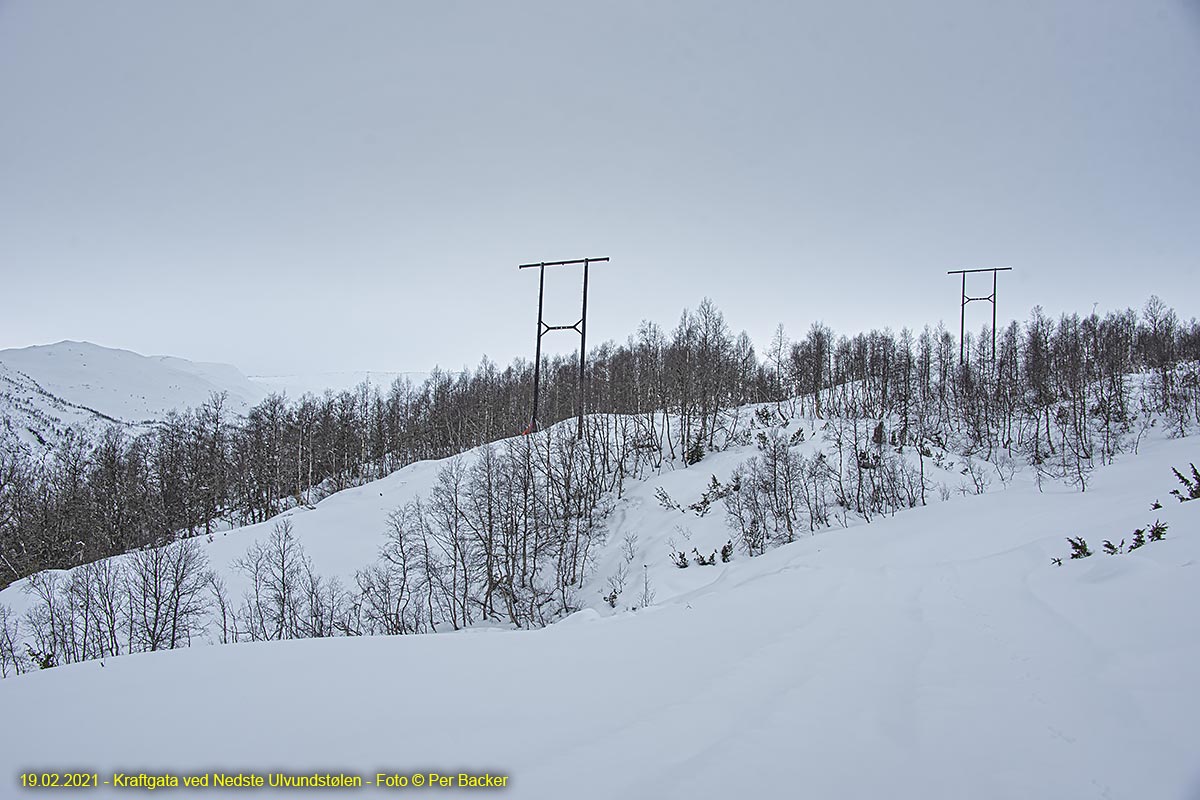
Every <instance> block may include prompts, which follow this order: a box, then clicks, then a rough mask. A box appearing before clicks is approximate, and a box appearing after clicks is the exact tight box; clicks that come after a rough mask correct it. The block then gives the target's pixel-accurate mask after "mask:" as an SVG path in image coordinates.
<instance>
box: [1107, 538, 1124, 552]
mask: <svg viewBox="0 0 1200 800" xmlns="http://www.w3.org/2000/svg"><path fill="white" fill-rule="evenodd" d="M1104 552H1106V553H1108V554H1109V555H1110V556H1115V555H1117V554H1118V553H1124V552H1125V540H1124V539H1122V540H1121V543H1120V544H1113V543H1112V542H1111V541H1109V540H1108V539H1105V540H1104Z"/></svg>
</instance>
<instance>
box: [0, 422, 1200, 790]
mask: <svg viewBox="0 0 1200 800" xmlns="http://www.w3.org/2000/svg"><path fill="white" fill-rule="evenodd" d="M790 424H791V426H792V427H793V428H796V427H800V426H804V427H811V426H813V422H812V421H804V420H794V421H793V422H792V423H790ZM818 438H819V436H810V437H809V439H808V442H810V443H811V442H814V441H815V440H816V439H818ZM1196 444H1197V440H1196V439H1195V438H1187V439H1174V440H1172V439H1163V438H1159V439H1150V440H1147V441H1145V442H1143V443H1142V446H1141V449H1140V454H1139V455H1137V456H1133V455H1127V456H1123V457H1121V458H1119V459H1118V461H1117V463H1116V464H1115V465H1113V466H1110V467H1106V468H1103V469H1101V470H1098V471H1097V472H1096V473H1095V474H1094V476H1093V478H1092V480H1091V481H1090V483H1089V485H1088V490H1087V492H1086V493H1080V492H1078V491H1074V490H1071V489H1069V488H1067V487H1064V486H1055V485H1050V484H1046V485H1043V487H1042V489H1041V490H1039V488H1038V487H1037V486H1036V485H1035V484H1034V482H1033V480H1032V476H1031V475H1029V474H1026V473H1017V475H1016V476H1014V478H1013V479H1011V480H1010V481H1009V483H1008V486H1007V488H1004V489H1000V487H999V486H995V487H993V491H990V492H988V493H986V494H983V495H978V496H976V495H974V494H971V493H969V492H958V491H945V492H933V491H931V493H930V498H929V502H930V504H929V505H928V506H927V507H924V508H917V509H913V510H910V511H904V512H901V513H899V514H897V515H896V516H894V517H885V518H880V519H877V520H875V521H874V522H872V523H871V524H869V525H868V524H862V523H861V522H860V523H858V524H852V526H851V527H850V528H848V529H841V528H838V527H835V528H832V529H828V530H824V531H820V532H818V533H816V534H811V535H810V534H807V533H805V534H804V535H803V536H802V537H801V538H800V540H799V541H797V542H795V543H793V544H790V545H785V546H782V547H780V548H778V549H775V550H771V551H768V552H767V553H766V554H765V555H762V556H759V557H756V558H753V559H750V558H747V557H746V556H744V555H742V554H741V553H739V554H737V555H736V556H735V557H734V559H733V560H732V561H731V562H729V563H720V562H718V563H717V564H715V565H713V566H703V567H701V566H696V565H692V566H690V567H689V568H687V569H680V568H678V567H676V566H675V565H674V564H672V563H671V561H670V558H669V556H670V553H671V552H672V551H673V550H677V549H680V548H682V549H688V550H690V548H691V547H697V548H698V549H699V550H700V551H702V552H707V551H708V550H709V549H711V548H713V547H718V546H719V545H720V543H722V542H724V541H725V539H726V537H728V536H729V530H728V529H727V528H726V526H725V520H724V517H725V515H724V513H723V510H721V509H720V508H715V509H714V510H713V511H712V512H711V513H708V514H706V515H699V514H696V513H692V512H690V511H687V510H681V507H682V508H683V509H686V507H687V506H688V505H689V504H691V503H693V502H694V501H696V500H697V499H699V498H700V496H701V495H702V493H703V492H704V490H705V488H706V487H707V485H708V482H709V480H710V476H713V475H715V476H716V477H717V478H718V479H720V480H721V481H727V480H728V478H729V475H730V472H731V471H732V469H733V468H734V466H735V465H736V464H738V463H739V462H740V461H741V460H743V459H745V458H747V457H748V456H750V455H752V454H754V453H755V448H754V447H753V446H746V447H738V448H732V449H730V450H728V451H725V452H720V453H713V454H710V455H709V456H707V457H706V458H705V459H704V460H703V461H702V462H701V463H700V464H699V465H697V466H695V467H692V468H686V469H684V468H682V466H681V468H679V469H673V470H672V469H669V468H668V469H666V470H664V471H663V472H661V473H659V474H655V475H652V476H650V477H649V478H647V479H646V480H642V481H631V482H630V483H629V484H628V486H627V490H626V491H625V493H624V494H623V496H622V497H621V498H620V499H619V500H617V501H616V504H615V506H614V508H613V511H612V513H611V515H610V517H609V518H608V535H607V541H606V544H605V545H604V546H603V548H602V549H601V550H600V552H599V553H598V555H597V558H596V561H595V568H594V570H593V575H592V578H591V579H590V581H589V582H588V583H587V584H586V585H585V587H584V588H583V589H582V590H581V591H580V599H581V601H582V603H583V605H584V609H583V610H582V611H580V612H578V613H576V614H574V615H573V616H570V617H568V618H567V619H565V620H563V621H562V622H559V623H557V624H555V625H552V626H550V627H549V628H547V629H543V630H536V631H502V630H495V629H474V630H467V631H464V632H460V633H456V634H447V635H425V636H409V637H394V638H372V637H365V638H355V639H323V640H309V641H290V642H271V643H256V644H243V645H235V646H228V647H205V646H198V647H193V648H191V649H188V650H182V651H173V652H168V653H148V654H141V655H134V656H125V657H120V658H115V659H108V660H106V661H105V662H103V663H100V662H94V661H93V662H84V663H79V664H73V665H67V666H64V667H59V668H56V669H52V670H49V671H44V672H39V673H34V674H27V675H24V676H21V677H19V678H15V679H10V680H5V681H0V708H3V709H4V713H5V716H6V718H8V719H15V720H20V721H21V723H20V726H21V727H20V731H21V735H20V736H16V735H12V730H11V729H10V730H9V732H8V733H6V739H7V741H6V746H5V747H3V748H0V770H4V771H6V773H7V774H10V775H12V774H14V773H17V772H19V771H22V770H25V769H28V768H31V767H32V766H34V765H36V766H37V768H38V769H39V770H46V769H48V768H57V766H56V765H60V764H61V766H62V768H67V767H68V766H69V767H70V768H72V769H78V768H82V767H86V769H87V770H88V771H91V772H98V774H99V778H100V780H101V781H105V780H111V779H112V775H113V773H115V772H117V771H124V772H126V773H135V774H136V773H140V772H145V773H147V774H152V775H153V774H160V775H161V774H172V775H181V774H192V773H193V772H200V771H203V770H209V771H211V770H214V769H219V770H223V771H226V772H231V773H232V772H243V773H259V774H264V775H265V774H266V773H268V772H275V771H283V772H288V773H292V774H301V775H312V774H313V773H314V772H317V773H321V774H324V773H326V772H332V773H346V774H351V775H357V776H360V777H361V778H362V779H363V781H364V789H363V790H361V791H360V792H359V793H363V794H366V795H367V796H377V795H378V796H384V795H388V796H390V795H391V794H392V793H394V791H395V789H384V788H381V787H377V786H374V785H371V783H366V782H368V781H369V782H374V781H375V780H376V776H377V774H379V773H385V774H388V775H391V774H398V775H404V776H412V775H413V774H415V773H420V774H422V776H423V778H422V779H423V780H426V781H427V780H428V774H429V773H430V772H438V773H442V774H448V775H450V776H452V781H455V782H456V781H457V780H458V774H459V773H463V772H466V773H470V774H481V773H490V774H492V775H504V776H508V780H507V784H508V786H509V790H510V792H511V794H512V796H515V797H521V798H543V797H545V798H552V797H562V796H571V797H578V798H593V797H594V798H613V797H618V798H641V797H679V798H734V797H783V796H792V795H797V796H814V797H841V798H876V797H905V798H908V797H912V798H917V797H919V798H955V799H956V800H957V798H962V797H972V798H1013V797H1021V798H1047V800H1049V799H1050V798H1054V799H1055V800H1058V798H1064V797H1105V798H1129V799H1130V800H1133V799H1134V798H1138V799H1139V800H1140V798H1146V797H1161V798H1181V800H1182V798H1194V797H1196V796H1197V792H1198V791H1200V746H1198V745H1197V744H1196V738H1195V736H1194V735H1193V732H1194V725H1195V720H1196V719H1197V718H1200V692H1197V691H1196V690H1195V665H1196V664H1197V663H1200V618H1197V616H1196V615H1195V614H1194V613H1191V612H1190V609H1195V608H1196V607H1198V606H1200V581H1198V580H1197V579H1196V577H1197V576H1196V574H1195V572H1196V570H1197V569H1200V567H1198V566H1197V565H1200V503H1197V502H1192V503H1178V502H1176V501H1175V499H1174V498H1172V497H1170V496H1169V494H1168V493H1169V492H1170V490H1171V489H1172V488H1175V486H1176V484H1175V478H1174V476H1173V475H1172V473H1171V469H1172V467H1183V466H1185V465H1186V464H1187V463H1188V462H1191V461H1200V459H1198V458H1197V452H1196V450H1197V447H1196ZM813 446H815V445H813ZM475 456H476V454H474V453H468V454H466V456H465V458H467V459H470V458H474V457H475ZM441 466H442V463H441V462H423V463H417V464H413V465H410V466H408V467H406V468H404V469H402V470H400V471H398V472H396V473H394V474H393V475H391V476H389V477H387V478H384V479H382V480H380V481H376V482H374V483H371V484H367V485H364V486H361V487H358V488H354V489H350V490H347V491H345V492H341V493H339V494H336V495H334V496H332V497H330V498H328V499H326V500H324V501H322V502H321V503H320V504H319V505H318V506H317V507H316V508H315V509H313V510H303V509H294V510H292V511H290V512H288V518H289V519H290V520H291V521H292V523H293V525H294V531H295V534H296V536H297V539H298V540H299V541H300V542H301V543H302V545H303V547H304V548H305V551H306V552H307V554H308V555H309V556H310V557H311V558H312V561H313V565H314V567H315V568H316V569H317V570H318V571H319V572H321V573H322V574H323V575H325V576H336V577H340V578H341V579H342V580H343V581H344V582H349V581H350V580H351V576H352V575H353V571H354V570H355V569H357V568H358V567H360V566H363V565H364V564H365V563H367V562H369V561H371V560H373V558H374V556H375V552H376V548H377V547H378V546H379V545H380V544H381V543H382V542H383V538H384V532H385V526H386V520H387V515H388V513H389V512H390V511H391V510H392V509H394V508H396V507H397V506H399V505H401V504H402V503H404V502H406V501H408V500H411V499H412V498H414V497H416V496H417V495H424V494H427V493H428V491H429V489H430V488H431V486H432V485H433V482H434V480H435V477H436V474H437V472H438V470H439V469H440V468H441ZM929 477H930V479H931V480H932V481H934V482H943V483H946V482H951V483H950V486H949V488H953V487H954V484H953V483H952V482H953V481H955V480H959V479H961V475H960V473H959V472H958V470H957V468H956V467H954V466H953V465H950V464H948V465H946V469H944V470H941V471H939V472H937V473H936V474H931V475H930V476H929ZM659 489H662V490H665V492H666V493H667V494H668V495H669V496H670V497H671V498H673V499H674V501H675V503H676V505H675V506H673V507H672V506H668V505H667V504H664V503H662V502H660V500H659V497H658V496H659V494H660V493H659ZM1156 500H1161V501H1162V503H1163V504H1164V505H1163V506H1162V507H1161V508H1159V509H1154V510H1152V509H1151V504H1152V503H1154V501H1156ZM1156 519H1158V520H1161V521H1162V522H1164V523H1166V524H1167V525H1168V533H1167V535H1166V538H1165V539H1163V540H1162V541H1156V542H1151V543H1149V544H1147V545H1145V546H1144V547H1141V548H1139V549H1137V550H1136V551H1131V552H1123V553H1121V554H1120V555H1106V554H1103V553H1100V552H1097V554H1096V555H1094V556H1092V557H1090V558H1085V559H1079V560H1070V559H1066V558H1065V557H1066V556H1067V555H1068V553H1069V547H1068V545H1067V543H1066V541H1065V538H1066V537H1068V536H1084V537H1086V538H1087V539H1088V540H1089V541H1090V542H1091V544H1092V546H1093V548H1095V550H1097V551H1099V550H1100V548H1099V545H1100V543H1101V541H1103V540H1104V539H1111V540H1112V541H1114V542H1116V541H1119V540H1121V539H1129V537H1130V535H1131V531H1133V530H1134V529H1135V528H1145V527H1146V526H1147V525H1148V523H1150V522H1152V521H1154V520H1156ZM272 524H273V523H265V524H262V525H257V526H251V527H247V528H241V529H237V530H233V531H229V532H228V533H225V534H219V535H217V536H216V537H214V538H213V540H212V541H204V544H203V546H204V548H205V551H206V553H207V555H208V559H209V562H210V564H211V565H212V566H213V567H214V568H216V569H218V570H219V571H220V572H221V574H222V576H223V577H224V579H225V580H226V582H227V583H228V585H229V588H230V590H231V594H233V595H234V596H235V597H236V596H237V595H238V594H240V592H241V591H242V590H243V589H245V588H246V587H245V585H244V577H243V576H241V575H240V574H239V573H238V571H237V570H235V569H233V568H232V562H233V561H234V560H235V559H237V558H238V557H240V556H241V555H243V554H244V553H245V552H246V550H247V549H248V548H249V547H250V545H251V544H253V543H254V542H255V541H257V540H260V539H263V538H264V537H265V536H267V534H268V532H269V531H270V529H271V527H272ZM630 537H636V538H633V539H631V538H630ZM202 541H203V540H202ZM631 541H632V544H631ZM1056 558H1063V559H1064V560H1063V563H1062V565H1061V566H1056V565H1055V564H1054V561H1053V560H1054V559H1056ZM620 564H626V565H627V566H629V567H631V572H632V574H631V576H630V579H629V581H628V583H629V585H628V587H627V588H626V590H625V592H624V593H623V594H622V596H621V599H620V602H618V603H617V607H616V608H610V607H609V605H608V604H607V603H606V602H605V601H604V600H603V599H602V597H603V595H604V594H605V593H607V591H608V584H607V583H606V579H607V578H608V577H609V576H610V575H611V574H612V573H613V571H614V570H616V569H617V568H618V566H619V565H620ZM646 584H648V585H650V586H652V587H653V594H654V599H653V601H652V602H651V603H650V604H649V606H648V607H644V608H640V609H639V610H637V611H634V610H632V609H631V606H632V605H638V604H637V603H635V602H633V601H632V599H631V598H632V597H634V596H635V595H636V594H637V593H638V592H639V591H641V590H642V589H643V588H644V585H646ZM28 602H29V598H28V596H27V595H24V594H23V593H22V592H21V583H18V584H14V585H13V586H11V587H9V588H7V589H6V590H4V591H3V592H0V603H3V604H4V605H7V606H9V607H10V608H12V609H13V610H14V611H17V612H20V611H21V610H22V609H23V608H24V607H25V606H26V605H27V604H28ZM180 687H186V691H181V689H180ZM67 698H69V700H67ZM147 698H154V702H147ZM134 709H136V713H134ZM164 732H168V735H164ZM205 791H211V789H209V790H205ZM180 793H181V794H182V795H183V796H191V794H189V793H188V792H187V790H184V789H181V790H180ZM446 793H448V794H450V796H456V794H457V793H456V792H455V791H454V790H453V788H451V789H443V790H442V791H441V792H440V794H446ZM464 793H465V792H464ZM93 796H97V797H109V796H121V792H120V791H117V790H116V789H113V788H112V787H110V786H104V785H103V784H102V785H101V786H100V788H99V789H98V790H97V791H95V792H93ZM197 796H199V792H197Z"/></svg>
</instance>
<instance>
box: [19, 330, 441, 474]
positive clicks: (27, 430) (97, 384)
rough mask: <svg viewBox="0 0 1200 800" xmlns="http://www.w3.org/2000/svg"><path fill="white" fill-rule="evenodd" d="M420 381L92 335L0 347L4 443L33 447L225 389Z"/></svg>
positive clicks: (418, 376) (264, 391)
mask: <svg viewBox="0 0 1200 800" xmlns="http://www.w3.org/2000/svg"><path fill="white" fill-rule="evenodd" d="M402 377H403V378H407V379H409V380H410V381H412V382H413V383H414V384H419V383H421V382H422V381H423V380H424V379H425V378H426V377H428V373H424V372H387V371H370V372H368V371H345V372H313V373H302V374H289V375H263V376H255V377H252V378H251V377H247V376H246V375H244V374H243V373H242V372H241V370H239V369H238V368H237V367H235V366H232V365H230V364H216V363H204V362H197V361H189V360H187V359H184V358H176V357H173V356H144V355H140V354H138V353H134V352H131V351H129V350H118V349H114V348H110V347H101V346H100V345H96V344H92V343H90V342H70V341H64V342H58V343H57V344H48V345H36V346H33V347H23V348H16V349H9V350H0V443H2V442H4V441H5V440H7V441H8V442H9V443H12V442H17V443H19V445H18V446H19V447H21V448H22V449H24V450H26V451H27V452H38V451H40V450H43V449H45V448H47V447H53V446H54V444H55V443H56V442H57V441H58V440H59V438H61V437H62V436H63V435H64V433H65V432H66V430H67V429H68V428H75V429H77V430H81V431H84V432H88V433H95V432H96V431H98V430H100V429H103V428H105V427H107V426H109V425H113V424H118V425H125V426H128V427H130V428H132V429H135V430H137V429H140V428H141V427H143V426H144V425H146V424H149V423H152V422H155V421H158V420H161V419H163V418H164V417H165V416H166V415H167V413H168V412H170V411H172V410H179V409H183V408H188V407H192V408H194V407H196V406H199V405H201V404H202V403H204V402H205V401H206V400H208V399H209V397H210V396H211V395H212V393H214V392H217V393H220V392H224V393H226V395H227V396H228V400H227V403H228V406H227V407H228V408H229V410H230V411H232V412H234V413H240V412H243V411H245V410H246V409H248V408H250V407H251V406H253V405H255V404H256V403H258V402H259V401H261V400H262V399H263V398H264V397H266V396H267V395H268V394H270V393H272V392H276V393H286V394H287V396H288V397H292V398H296V397H299V396H300V395H302V394H305V393H312V394H315V395H318V396H319V395H321V394H323V393H324V392H325V390H326V389H331V390H333V391H334V392H338V391H342V390H344V389H350V388H353V387H354V386H357V385H358V384H359V383H361V382H362V381H364V380H370V381H371V382H372V383H376V384H378V385H380V386H382V387H384V388H386V387H387V386H390V385H391V383H392V381H394V380H395V379H397V378H402Z"/></svg>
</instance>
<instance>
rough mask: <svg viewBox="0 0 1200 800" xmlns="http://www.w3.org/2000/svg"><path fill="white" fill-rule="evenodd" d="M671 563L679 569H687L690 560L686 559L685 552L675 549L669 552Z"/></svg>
mask: <svg viewBox="0 0 1200 800" xmlns="http://www.w3.org/2000/svg"><path fill="white" fill-rule="evenodd" d="M671 563H672V564H674V565H675V566H677V567H679V568H680V569H687V568H688V565H689V564H691V563H692V562H691V561H689V560H688V557H687V553H685V552H683V551H682V550H677V551H675V552H672V553H671Z"/></svg>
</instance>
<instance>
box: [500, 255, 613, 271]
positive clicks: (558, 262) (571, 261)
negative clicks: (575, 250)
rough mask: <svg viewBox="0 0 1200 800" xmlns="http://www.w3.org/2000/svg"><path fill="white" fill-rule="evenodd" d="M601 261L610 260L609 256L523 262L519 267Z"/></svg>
mask: <svg viewBox="0 0 1200 800" xmlns="http://www.w3.org/2000/svg"><path fill="white" fill-rule="evenodd" d="M600 261H608V256H605V257H604V258H574V259H571V260H570V261H539V262H538V263H536V264H521V265H520V266H518V267H517V269H529V268H530V267H562V266H565V265H567V264H596V263H598V262H600Z"/></svg>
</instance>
